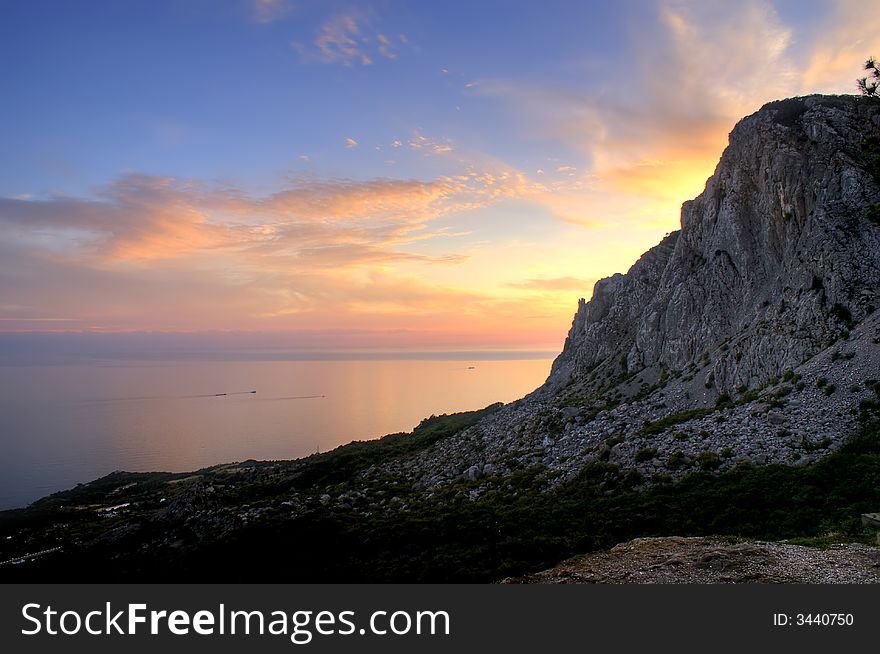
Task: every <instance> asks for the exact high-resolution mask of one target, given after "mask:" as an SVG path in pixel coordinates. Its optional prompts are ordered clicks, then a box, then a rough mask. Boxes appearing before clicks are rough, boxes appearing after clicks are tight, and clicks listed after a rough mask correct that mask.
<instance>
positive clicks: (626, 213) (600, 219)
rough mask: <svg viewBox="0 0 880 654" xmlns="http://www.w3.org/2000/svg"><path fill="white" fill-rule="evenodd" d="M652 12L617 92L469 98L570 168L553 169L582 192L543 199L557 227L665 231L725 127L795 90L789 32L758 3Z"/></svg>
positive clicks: (677, 5)
mask: <svg viewBox="0 0 880 654" xmlns="http://www.w3.org/2000/svg"><path fill="white" fill-rule="evenodd" d="M656 12H657V15H656V19H657V22H656V24H659V26H660V29H659V30H657V29H654V30H652V31H650V32H649V31H643V32H640V31H638V30H636V31H635V32H634V33H633V50H634V52H633V55H632V58H631V60H629V61H628V62H627V66H626V69H625V70H621V71H620V75H621V76H623V78H624V80H625V81H622V82H619V83H618V82H615V83H614V84H613V85H611V84H609V85H606V86H593V87H592V88H584V87H575V86H571V87H568V86H561V85H543V84H536V83H523V82H513V81H506V80H498V79H495V80H492V79H487V80H480V81H479V84H477V85H476V86H475V87H473V89H472V90H471V91H470V92H471V93H476V94H478V95H480V96H488V97H497V98H501V99H503V100H504V101H505V102H506V103H507V104H508V105H509V106H510V107H511V108H513V110H514V111H515V112H517V113H518V114H519V115H520V116H521V119H522V124H523V126H524V127H523V129H524V130H527V131H528V134H529V136H530V138H542V139H545V140H547V141H548V142H551V143H555V144H556V145H557V146H558V147H560V148H562V149H563V150H565V151H568V152H571V153H572V154H573V155H577V158H579V159H581V161H582V164H583V165H577V166H575V165H573V164H560V165H556V166H555V170H556V171H557V172H559V173H565V174H566V176H569V177H572V178H577V179H579V180H580V181H581V186H580V188H577V187H576V186H575V185H569V186H568V187H567V188H566V190H565V191H564V192H563V193H562V194H559V193H556V194H555V195H554V196H552V197H551V196H548V197H547V198H546V203H547V205H548V206H549V207H551V209H552V210H553V211H554V212H555V213H556V215H558V216H559V217H560V218H562V219H563V220H568V221H572V222H578V223H583V224H592V225H593V226H594V227H595V226H597V224H599V223H601V224H605V225H608V224H609V223H613V222H615V221H628V222H631V223H632V224H634V225H639V226H647V225H654V226H655V227H656V226H657V225H658V224H666V225H671V224H673V221H675V220H676V218H677V216H678V211H679V207H680V205H681V202H683V201H684V200H686V199H689V198H691V197H693V196H694V195H696V194H697V193H698V192H699V191H700V190H702V186H703V184H704V183H705V180H706V178H707V177H708V176H709V175H710V174H711V172H712V169H713V167H714V165H715V163H716V162H717V159H718V156H719V154H720V152H721V150H722V149H723V147H724V144H725V142H726V138H727V134H728V132H729V131H730V129H731V128H732V127H733V125H734V123H735V121H736V120H737V119H739V118H740V117H742V116H743V115H745V114H748V113H750V112H752V111H754V110H756V109H757V108H758V107H759V106H760V105H761V104H763V103H764V102H766V101H768V100H771V99H774V98H776V97H780V96H785V95H789V94H792V93H793V92H795V91H796V90H797V89H798V88H799V84H798V80H799V71H798V68H797V63H796V62H795V61H794V59H793V57H792V56H791V43H792V32H791V30H790V29H789V28H788V27H786V26H785V25H784V24H783V23H782V21H781V19H780V17H779V15H778V14H777V12H776V10H775V9H774V8H773V6H772V5H771V4H770V3H769V2H765V1H763V0H746V1H745V2H742V3H737V4H736V5H735V6H734V5H730V4H729V3H723V2H721V1H720V0H718V1H709V2H694V1H676V0H669V1H665V2H659V3H658V4H657V5H656ZM634 29H635V28H634ZM734 52H735V53H736V56H731V53H734ZM571 158H572V159H574V158H575V157H571Z"/></svg>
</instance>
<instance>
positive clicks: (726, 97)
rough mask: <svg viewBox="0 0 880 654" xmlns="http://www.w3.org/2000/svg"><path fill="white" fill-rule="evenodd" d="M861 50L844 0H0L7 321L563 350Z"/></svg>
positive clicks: (0, 298)
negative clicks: (600, 293) (598, 304)
mask: <svg viewBox="0 0 880 654" xmlns="http://www.w3.org/2000/svg"><path fill="white" fill-rule="evenodd" d="M612 4H613V7H612V6H611V5H612ZM871 54H880V15H878V12H876V11H871V10H869V9H867V8H866V7H865V6H864V3H856V2H819V1H815V2H812V1H811V2H799V1H795V0H787V1H782V0H780V1H778V2H769V1H764V0H747V1H745V2H737V3H729V2H702V1H701V2H696V1H694V2H687V1H674V0H658V1H657V2H647V1H646V2H637V1H632V2H622V3H605V2H596V3H590V2H577V3H549V4H548V3H533V4H531V5H528V4H525V3H516V4H512V3H501V2H499V3H494V2H489V3H478V4H477V5H474V4H473V3H406V2H396V1H394V0H390V1H387V2H385V1H383V2H377V3H374V4H371V5H369V6H368V4H367V3H337V2H298V1H296V0H293V1H291V2H287V1H285V0H248V1H246V0H230V1H228V2H222V3H221V2H217V3H214V2H183V3H180V2H173V1H170V0H169V1H167V2H150V3H109V2H108V3H99V2H64V3H58V2H48V1H46V0H43V1H36V2H26V3H25V2H20V3H5V4H4V5H3V7H2V9H0V55H2V56H0V61H2V62H3V63H2V64H0V66H2V67H3V72H4V76H3V77H4V80H5V89H4V91H5V92H4V94H3V96H4V102H3V103H0V142H2V143H3V154H2V157H0V332H58V331H61V332H101V333H105V332H212V333H225V332H229V333H232V334H234V335H235V336H234V339H233V340H234V341H235V342H238V343H240V344H242V345H244V344H250V345H255V344H260V343H261V342H268V343H272V344H276V345H279V346H285V347H293V348H295V347H322V348H346V347H358V348H369V347H376V348H403V349H418V348H453V349H454V348H464V349H467V348H507V349H528V348H549V349H551V350H556V349H558V347H559V346H560V345H561V343H562V340H563V339H564V337H565V333H566V332H567V329H568V327H569V324H570V321H571V316H572V315H573V313H574V311H575V309H576V306H577V299H578V298H579V297H585V296H586V297H589V295H590V294H591V293H592V286H593V284H594V282H595V281H596V279H598V278H600V277H603V276H607V275H610V274H612V273H614V272H622V271H625V270H626V269H627V268H628V267H629V266H630V265H631V264H632V263H633V262H634V261H635V259H636V258H637V257H638V255H639V254H640V253H641V252H643V251H644V250H646V249H647V248H648V247H650V246H652V245H654V244H655V243H656V242H658V241H659V240H660V238H661V237H662V236H663V234H664V233H666V232H669V231H671V230H674V229H677V228H678V221H679V210H680V206H681V203H682V202H683V201H685V200H687V199H690V198H692V197H693V196H695V195H696V194H698V193H699V192H700V191H701V190H702V188H703V186H704V184H705V181H706V179H707V178H708V177H709V175H711V173H712V171H713V169H714V166H715V164H716V163H717V160H718V158H719V156H720V154H721V152H722V150H723V148H724V147H725V145H726V143H727V136H728V133H729V132H730V130H731V129H732V127H733V125H734V124H735V122H736V121H737V120H738V119H739V118H740V117H742V116H743V115H746V114H749V113H751V112H753V111H755V110H757V109H758V108H759V107H760V106H761V104H763V103H765V102H767V101H769V100H772V99H776V98H782V97H788V96H792V95H802V94H807V93H815V92H823V93H854V92H855V77H856V76H857V75H859V73H860V72H861V65H862V63H863V61H864V59H865V58H866V57H867V56H869V55H871ZM267 334H270V335H273V336H271V337H269V336H266V335H267Z"/></svg>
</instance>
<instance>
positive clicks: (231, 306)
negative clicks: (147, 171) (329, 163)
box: [0, 171, 546, 335]
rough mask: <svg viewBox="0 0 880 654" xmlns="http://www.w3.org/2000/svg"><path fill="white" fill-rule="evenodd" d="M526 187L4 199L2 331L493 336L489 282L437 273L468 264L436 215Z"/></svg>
mask: <svg viewBox="0 0 880 654" xmlns="http://www.w3.org/2000/svg"><path fill="white" fill-rule="evenodd" d="M528 190H529V187H528V185H526V184H525V183H524V181H523V179H522V178H521V176H518V175H514V174H511V173H509V172H506V171H501V172H494V173H486V172H476V171H472V172H469V173H466V174H462V175H458V176H455V177H438V178H435V179H433V180H430V181H425V182H422V181H417V180H389V179H373V180H368V181H363V182H358V181H351V180H337V179H311V180H308V181H306V180H300V181H295V182H292V183H290V184H289V185H288V186H287V187H286V188H284V189H282V190H279V191H277V192H275V193H272V194H270V195H267V196H262V197H253V196H250V195H248V194H246V193H244V192H242V191H240V190H238V189H235V188H229V187H217V186H216V185H212V184H206V183H203V182H198V181H192V180H178V179H174V178H169V177H149V176H143V175H130V176H126V177H122V178H120V179H118V180H116V181H115V182H113V183H112V184H110V185H108V186H106V187H105V188H102V189H99V191H98V193H97V195H96V196H95V197H94V198H90V199H83V198H68V197H50V198H47V199H41V200H35V199H30V200H14V199H0V236H2V239H3V242H4V243H5V244H6V248H9V251H8V252H7V253H6V254H4V261H5V265H3V266H0V284H2V286H3V287H4V288H5V289H9V298H8V302H5V303H4V307H3V308H0V318H2V319H4V322H6V323H7V324H6V325H5V328H7V329H16V328H23V329H27V328H33V325H34V322H33V319H37V318H44V317H55V316H58V317H63V318H65V319H66V320H68V321H71V322H72V323H73V326H74V327H76V328H81V327H83V326H87V327H92V326H96V327H100V328H101V329H111V330H113V329H145V328H149V329H162V330H166V329H172V330H180V329H183V330H189V329H211V328H217V327H220V328H223V329H230V328H233V329H248V330H266V329H269V330H275V329H295V330H302V329H306V330H307V329H317V328H321V327H323V328H327V329H330V328H335V327H337V326H338V325H340V324H357V325H358V326H360V327H362V328H363V329H366V330H374V331H375V330H382V329H389V328H394V329H400V328H408V329H426V330H428V329H430V331H431V332H432V333H435V334H436V333H437V330H438V329H441V330H442V329H445V328H447V327H448V328H449V329H452V330H453V331H456V330H457V331H458V332H460V333H461V334H464V333H469V334H472V335H473V334H478V333H482V334H487V333H489V331H491V329H493V328H495V327H500V322H501V321H503V320H504V318H503V316H502V315H501V314H499V315H498V316H495V315H490V314H491V313H492V312H495V311H496V310H497V309H498V307H497V305H496V304H494V299H493V296H492V294H491V293H490V292H489V291H488V289H487V288H482V287H471V285H469V284H458V283H455V282H443V281H441V280H440V279H438V278H436V276H434V275H432V273H431V272H430V268H434V267H437V266H440V267H447V266H455V265H456V264H460V263H461V262H463V261H465V260H466V259H467V256H465V255H462V254H460V253H457V252H455V251H454V250H449V249H447V248H448V247H454V245H453V244H454V241H452V240H450V239H453V238H455V237H454V236H451V235H450V234H451V232H450V227H451V225H450V224H449V223H445V222H444V219H445V218H447V217H452V216H458V215H461V214H466V213H467V212H471V211H476V210H481V209H485V208H487V207H490V206H492V205H493V204H495V203H496V202H498V201H500V200H503V199H505V198H511V197H520V196H522V195H523V194H524V193H525V192H527V191H528ZM441 239H442V240H443V242H444V243H449V244H450V245H447V246H445V247H444V246H443V245H441V244H439V241H440V240H441ZM431 241H438V244H437V245H434V246H432V247H431V248H427V251H420V250H423V247H422V246H423V244H428V243H430V242H431ZM15 276H18V278H19V280H18V281H16V280H15V279H14V277H15ZM22 280H23V281H24V282H26V283H22ZM37 307H42V308H43V310H44V311H49V312H50V314H51V315H50V314H44V315H41V314H40V312H39V311H37V312H35V309H36V308H37ZM16 316H18V317H19V318H16ZM28 318H30V319H31V320H30V322H29V321H28V320H27V319H28ZM16 320H19V321H20V322H18V323H16ZM538 323H540V325H542V326H543V329H546V320H544V321H543V322H542V321H541V320H539V321H538ZM490 325H491V327H490ZM441 326H442V327H441ZM521 327H522V330H525V329H527V328H528V325H527V322H523V323H522V325H521ZM522 330H520V331H522ZM539 330H540V329H539Z"/></svg>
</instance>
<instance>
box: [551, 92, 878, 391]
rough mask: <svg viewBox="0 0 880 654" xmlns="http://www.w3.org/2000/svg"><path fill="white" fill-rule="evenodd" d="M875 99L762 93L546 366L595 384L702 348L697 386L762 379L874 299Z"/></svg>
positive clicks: (843, 327) (602, 286) (846, 325)
mask: <svg viewBox="0 0 880 654" xmlns="http://www.w3.org/2000/svg"><path fill="white" fill-rule="evenodd" d="M878 132H880V103H878V102H873V101H870V100H869V99H866V98H858V97H854V96H839V97H837V96H835V97H829V96H809V97H805V98H792V99H789V100H784V101H779V102H773V103H770V104H768V105H766V106H764V107H763V108H762V109H761V110H760V111H758V112H757V113H755V114H753V115H751V116H748V117H747V118H744V119H743V120H742V121H740V123H739V124H738V125H737V126H736V127H735V128H734V130H733V132H732V133H731V135H730V145H729V146H728V148H727V149H726V150H725V152H724V154H723V156H722V157H721V161H720V162H719V164H718V167H717V168H716V170H715V174H714V175H713V176H712V177H711V178H710V179H709V181H708V182H707V184H706V189H705V190H704V191H703V193H702V194H700V195H699V196H698V197H697V198H696V199H694V200H692V201H689V202H686V203H685V204H684V206H683V207H682V213H681V231H680V232H676V233H673V234H670V235H669V236H667V237H666V238H665V239H664V240H663V241H662V242H661V243H660V244H659V245H657V246H656V247H654V248H652V249H651V250H649V251H648V252H647V253H646V254H645V255H644V256H642V258H641V259H640V260H639V261H638V262H637V263H636V264H635V265H634V266H633V267H632V268H631V269H630V270H629V272H627V274H625V275H620V274H618V275H614V276H612V277H609V278H607V279H603V280H601V281H599V282H598V283H597V284H596V287H595V289H594V293H593V298H592V299H591V300H590V301H589V302H583V301H581V303H580V305H579V307H578V311H577V314H576V315H575V318H574V323H573V325H572V328H571V331H570V333H569V336H568V339H567V340H566V343H565V347H564V349H563V352H562V354H560V355H559V357H558V359H557V360H556V362H555V363H554V365H553V370H552V374H551V376H550V379H549V380H548V384H549V386H550V387H551V388H552V389H554V390H556V389H559V388H561V387H564V386H566V385H567V384H570V383H576V384H579V385H581V386H583V387H585V388H589V389H591V390H596V389H597V388H600V387H601V386H602V385H603V383H602V381H603V375H606V374H607V373H608V372H609V371H611V372H612V374H613V375H614V376H617V375H618V374H632V373H633V372H637V371H641V370H643V369H645V368H648V367H658V368H665V369H668V370H683V369H685V368H686V367H687V366H688V365H690V364H692V363H694V362H699V361H701V360H702V359H703V358H704V356H705V355H706V354H711V353H716V354H717V356H714V357H713V365H712V367H711V370H709V371H708V373H707V375H708V374H709V373H711V379H710V382H711V383H710V386H711V387H712V388H713V389H714V390H715V391H716V392H717V393H723V392H731V391H732V390H733V389H735V388H737V387H739V386H742V385H746V386H750V387H754V386H758V385H760V384H763V383H764V382H765V381H766V380H767V379H769V378H770V377H772V376H774V375H779V374H781V373H782V372H783V370H785V369H787V368H792V367H796V366H798V365H799V364H801V363H802V362H803V361H805V360H806V359H808V358H809V357H810V356H812V355H814V354H816V353H817V352H819V351H820V350H822V349H824V348H826V347H827V346H828V345H830V344H832V343H833V342H834V341H835V340H837V339H838V338H840V337H841V335H843V334H844V333H845V332H847V331H848V330H850V329H851V328H852V325H853V324H855V323H858V322H859V321H861V320H862V319H864V318H865V317H866V316H868V315H869V314H870V313H872V312H873V311H874V309H875V308H876V307H877V306H878V298H877V293H878V288H880V225H878V224H877V223H876V222H873V221H872V220H871V219H869V217H868V212H867V209H868V208H869V207H870V206H871V205H872V203H880V187H878V182H880V180H878V179H877V177H876V175H877V161H876V157H877V153H876V152H874V151H872V147H875V146H873V145H872V140H871V137H872V136H873V137H874V138H876V135H877V134H878Z"/></svg>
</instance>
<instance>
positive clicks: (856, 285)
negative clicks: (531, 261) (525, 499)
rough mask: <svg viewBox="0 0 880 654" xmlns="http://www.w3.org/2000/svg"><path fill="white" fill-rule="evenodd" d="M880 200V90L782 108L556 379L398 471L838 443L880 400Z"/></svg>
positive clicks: (604, 302)
mask: <svg viewBox="0 0 880 654" xmlns="http://www.w3.org/2000/svg"><path fill="white" fill-rule="evenodd" d="M878 205H880V101H876V100H872V99H868V98H859V97H854V96H809V97H805V98H792V99H789V100H783V101H779V102H772V103H770V104H768V105H766V106H764V107H763V108H762V109H761V110H759V111H758V112H756V113H755V114H753V115H751V116H748V117H747V118H744V119H743V120H742V121H740V123H739V124H738V125H737V126H736V127H735V128H734V130H733V132H732V133H731V136H730V145H729V146H728V148H727V149H726V150H725V152H724V154H723V155H722V157H721V161H720V162H719V164H718V166H717V168H716V170H715V174H714V175H713V176H712V177H711V178H710V179H709V181H708V182H707V184H706V189H705V191H704V192H703V193H702V194H701V195H700V196H699V197H697V198H696V199H694V200H692V201H689V202H686V203H685V204H684V206H683V208H682V218H681V223H682V226H681V230H680V231H677V232H673V233H671V234H669V235H667V236H666V237H665V238H664V239H663V240H662V241H661V242H660V243H659V244H658V245H657V246H655V247H653V248H652V249H651V250H649V251H648V252H646V253H645V254H644V255H643V256H642V257H641V258H640V259H639V260H638V261H637V262H636V263H635V264H634V265H633V266H632V268H630V270H629V271H628V272H627V273H626V274H616V275H613V276H611V277H609V278H607V279H603V280H600V281H599V282H597V283H596V286H595V289H594V292H593V297H592V299H591V300H590V301H589V302H585V301H584V300H581V301H580V303H579V305H578V310H577V313H576V314H575V317H574V321H573V324H572V327H571V331H570V332H569V335H568V338H567V339H566V342H565V346H564V348H563V351H562V353H561V354H560V355H559V357H558V358H557V359H556V360H555V362H554V363H553V367H552V371H551V374H550V377H549V378H548V380H547V382H546V383H545V384H544V385H543V386H542V387H541V388H539V389H538V390H537V391H535V392H534V393H532V394H531V395H529V396H527V397H526V398H523V399H522V400H520V401H518V402H515V403H513V404H512V405H509V406H507V407H505V408H504V409H502V410H501V411H498V412H497V413H495V414H493V415H492V416H491V417H489V418H487V419H485V420H484V421H483V422H482V423H481V424H479V425H477V426H474V427H472V428H470V429H467V430H464V431H463V432H462V433H461V434H460V435H459V436H457V437H455V438H452V439H448V440H445V441H443V442H441V443H439V444H438V445H437V446H436V447H435V448H433V449H432V450H430V451H427V452H424V453H421V454H419V455H418V456H415V457H412V458H410V459H405V460H400V461H396V462H394V463H392V464H390V465H388V466H385V467H384V468H383V470H387V471H390V472H394V473H402V474H404V475H406V476H408V477H409V478H411V479H413V480H414V483H415V484H416V486H417V487H420V488H422V487H423V488H428V489H432V488H436V487H438V486H441V485H443V484H446V483H448V482H451V481H454V480H456V479H460V478H466V479H468V480H471V481H476V480H479V479H485V478H488V477H490V476H491V475H504V474H507V473H509V472H512V471H515V470H521V469H524V468H529V467H532V466H542V467H544V468H546V469H547V470H549V471H550V473H551V474H555V475H557V477H556V479H557V480H565V479H568V478H571V477H572V476H573V475H575V474H577V472H578V470H580V469H581V468H582V467H583V466H584V465H585V464H588V463H592V462H610V463H614V464H617V465H620V466H623V467H627V468H632V469H635V470H636V471H638V472H639V473H640V474H641V475H642V476H643V477H645V478H646V479H650V478H652V477H654V476H656V475H667V476H672V477H673V478H674V477H678V476H680V475H683V474H685V473H686V472H687V471H690V470H693V469H695V467H696V468H702V469H709V470H726V469H729V468H731V467H733V466H735V465H737V463H739V462H750V463H754V464H759V465H760V464H765V463H785V464H804V463H809V462H811V461H814V460H816V459H818V458H820V457H822V456H824V455H825V454H827V453H829V452H832V451H834V450H835V449H837V448H839V447H840V445H841V444H842V443H843V442H844V441H845V440H846V439H847V438H848V437H849V436H850V435H851V434H853V433H854V431H855V430H856V429H857V427H858V423H859V420H860V418H862V417H864V415H865V410H866V408H868V409H870V408H871V407H875V408H876V406H878V405H877V402H878V396H880V385H878V384H877V380H878V379H880V345H878V344H880V312H875V308H876V307H878V306H880V298H878V292H880V206H878ZM872 410H873V409H872ZM487 471H488V472H487ZM487 487H488V482H487ZM473 492H474V493H479V492H480V491H479V489H477V490H476V491H473Z"/></svg>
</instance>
